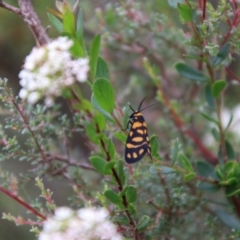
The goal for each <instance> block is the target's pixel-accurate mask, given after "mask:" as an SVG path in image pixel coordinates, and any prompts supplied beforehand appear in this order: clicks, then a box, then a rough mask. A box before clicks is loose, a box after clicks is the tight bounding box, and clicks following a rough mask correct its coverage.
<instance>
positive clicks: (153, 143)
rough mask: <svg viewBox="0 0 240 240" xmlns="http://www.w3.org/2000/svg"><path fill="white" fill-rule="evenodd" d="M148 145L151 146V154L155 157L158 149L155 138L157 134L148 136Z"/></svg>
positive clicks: (157, 142)
mask: <svg viewBox="0 0 240 240" xmlns="http://www.w3.org/2000/svg"><path fill="white" fill-rule="evenodd" d="M150 146H151V154H152V156H153V157H155V156H156V155H157V153H158V149H159V141H158V138H157V135H155V134H154V135H152V136H151V138H150Z"/></svg>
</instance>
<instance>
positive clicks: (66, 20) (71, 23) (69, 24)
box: [63, 12, 75, 35]
mask: <svg viewBox="0 0 240 240" xmlns="http://www.w3.org/2000/svg"><path fill="white" fill-rule="evenodd" d="M63 29H64V31H65V32H67V33H70V34H73V35H74V32H75V16H74V14H73V13H71V12H66V13H65V14H64V15H63Z"/></svg>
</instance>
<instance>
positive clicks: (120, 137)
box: [113, 132, 127, 143]
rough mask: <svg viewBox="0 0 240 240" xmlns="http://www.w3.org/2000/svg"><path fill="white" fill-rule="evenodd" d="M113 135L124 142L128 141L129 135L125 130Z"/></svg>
mask: <svg viewBox="0 0 240 240" xmlns="http://www.w3.org/2000/svg"><path fill="white" fill-rule="evenodd" d="M113 136H114V137H115V138H116V139H118V140H120V141H122V142H124V143H125V142H126V141H127V136H126V134H124V133H123V132H115V133H114V134H113Z"/></svg>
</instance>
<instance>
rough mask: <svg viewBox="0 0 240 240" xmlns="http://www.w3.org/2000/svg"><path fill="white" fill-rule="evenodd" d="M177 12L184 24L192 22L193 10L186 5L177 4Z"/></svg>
mask: <svg viewBox="0 0 240 240" xmlns="http://www.w3.org/2000/svg"><path fill="white" fill-rule="evenodd" d="M177 7H178V12H179V13H180V16H181V17H182V18H183V20H184V21H185V22H192V21H193V10H192V9H191V8H190V7H189V6H188V5H186V4H181V3H179V4H178V6H177Z"/></svg>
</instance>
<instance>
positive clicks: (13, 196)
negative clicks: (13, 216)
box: [0, 186, 47, 220]
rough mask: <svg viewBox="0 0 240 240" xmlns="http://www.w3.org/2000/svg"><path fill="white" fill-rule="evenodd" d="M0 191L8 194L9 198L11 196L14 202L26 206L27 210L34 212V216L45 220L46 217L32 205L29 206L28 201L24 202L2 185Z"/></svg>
mask: <svg viewBox="0 0 240 240" xmlns="http://www.w3.org/2000/svg"><path fill="white" fill-rule="evenodd" d="M0 191H1V192H2V193H4V194H6V195H7V196H9V197H10V198H12V199H13V200H15V201H16V202H18V203H20V204H21V205H22V206H24V207H25V208H27V209H28V210H29V211H31V212H32V213H33V214H35V215H36V216H38V217H40V218H42V219H43V220H46V219H47V218H46V217H45V216H43V215H42V214H41V213H40V212H38V211H37V210H36V209H35V208H33V207H32V206H30V205H29V204H28V203H26V202H24V201H23V200H21V199H20V198H19V197H18V196H17V195H15V194H13V193H11V192H10V191H8V190H7V189H5V188H3V187H2V186H0Z"/></svg>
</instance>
